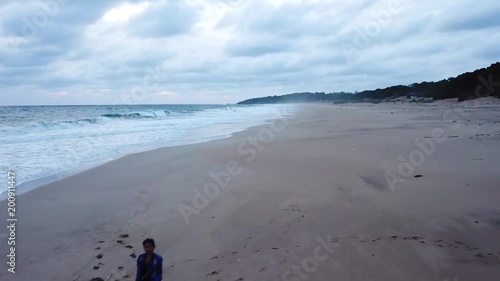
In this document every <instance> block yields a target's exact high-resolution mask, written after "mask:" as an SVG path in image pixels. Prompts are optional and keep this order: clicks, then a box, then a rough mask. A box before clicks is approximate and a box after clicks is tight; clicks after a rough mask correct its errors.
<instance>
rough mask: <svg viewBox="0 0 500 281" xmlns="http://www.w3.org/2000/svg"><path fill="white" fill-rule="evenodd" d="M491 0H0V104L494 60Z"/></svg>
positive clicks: (183, 95) (431, 71)
mask: <svg viewBox="0 0 500 281" xmlns="http://www.w3.org/2000/svg"><path fill="white" fill-rule="evenodd" d="M499 15H500V2H499V1H498V0H484V1H480V2H478V1H475V0H460V1H456V0H442V1H435V0H433V1H431V0H419V1H417V0H407V1H405V0H400V1H397V0H395V1H392V0H387V1H369V0H349V1H346V0H342V1H340V0H331V1H314V0H307V1H306V0H303V1H301V0H279V1H276V0H273V1H263V0H220V1H218V0H204V1H202V0H199V1H196V0H189V1H187V0H171V1H158V0H157V1H128V2H123V1H115V0H111V1H109V0H108V1H102V0H90V1H89V0H87V1H77V0H44V1H7V2H5V1H3V2H2V4H0V105H16V104H18V105H22V104H116V103H233V102H237V101H240V100H243V99H246V98H251V97H256V96H267V95H279V94H286V93H291V92H300V91H325V92H334V91H360V90H365V89H374V88H378V87H386V86H391V85H396V84H410V83H413V82H421V81H434V80H440V79H444V78H448V77H450V76H455V75H458V74H460V73H463V72H466V71H472V70H475V69H477V68H482V67H487V66H489V65H490V64H491V63H494V62H496V61H500V47H499V43H500V16H499Z"/></svg>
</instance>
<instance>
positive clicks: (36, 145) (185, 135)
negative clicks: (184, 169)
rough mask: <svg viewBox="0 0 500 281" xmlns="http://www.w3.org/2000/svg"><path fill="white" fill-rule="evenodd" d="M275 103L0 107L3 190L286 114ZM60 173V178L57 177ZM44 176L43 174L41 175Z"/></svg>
mask: <svg viewBox="0 0 500 281" xmlns="http://www.w3.org/2000/svg"><path fill="white" fill-rule="evenodd" d="M289 110H290V106H288V107H286V106H282V105H281V106H279V105H250V106H249V105H241V106H240V105H118V106H106V105H100V106H3V107H0V161H1V162H0V172H1V173H2V174H4V175H5V176H4V177H3V178H4V180H0V194H2V193H4V192H5V191H6V189H7V183H8V180H7V172H8V171H13V172H15V173H16V177H17V184H22V183H27V182H36V180H38V179H43V178H49V177H52V178H53V179H54V178H55V179H57V178H60V177H61V176H60V175H62V174H64V173H68V172H69V171H77V170H82V169H84V167H91V166H95V165H98V164H100V163H104V162H107V161H110V160H113V159H116V158H119V157H121V156H124V155H127V154H131V153H135V152H140V151H147V150H151V149H155V148H159V147H167V146H176V145H183V144H192V143H199V142H205V141H209V140H214V139H219V138H224V137H228V136H230V134H232V133H234V132H237V131H242V130H244V129H246V128H248V127H251V126H256V125H261V124H265V123H266V122H267V121H268V120H270V119H274V118H276V117H281V116H282V115H283V114H287V113H285V112H284V111H289ZM55 175H57V177H55ZM40 182H41V181H40Z"/></svg>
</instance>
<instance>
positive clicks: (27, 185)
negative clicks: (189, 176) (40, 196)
mask: <svg viewBox="0 0 500 281" xmlns="http://www.w3.org/2000/svg"><path fill="white" fill-rule="evenodd" d="M287 110H288V109H287ZM293 110H295V109H293ZM281 114H294V113H286V112H281ZM273 120H274V119H266V120H261V121H258V124H255V122H256V121H248V122H247V124H245V125H243V126H239V127H232V128H231V129H230V130H229V131H230V132H227V130H228V129H227V128H225V131H224V129H223V131H221V132H220V133H219V134H217V135H211V136H206V137H204V138H203V139H198V140H189V141H174V142H171V143H170V144H168V145H166V144H164V145H161V146H144V147H142V148H134V149H132V150H130V151H129V152H126V153H123V154H118V155H115V156H113V157H110V158H108V159H102V160H98V161H93V162H90V163H82V164H81V165H80V166H79V167H75V168H72V169H68V170H63V171H59V172H57V173H55V174H51V175H47V176H43V177H41V178H37V179H33V180H29V181H26V182H22V183H20V184H18V185H17V186H16V190H17V195H18V196H20V195H23V194H25V193H27V192H30V191H32V190H35V189H37V188H43V187H44V186H47V185H50V184H52V183H54V182H56V181H59V180H62V179H66V178H69V177H72V176H74V175H77V174H80V173H83V172H85V171H88V170H92V169H95V168H99V167H100V166H102V165H105V164H108V163H110V162H114V161H118V160H120V159H122V158H124V157H126V156H129V155H134V154H141V153H145V152H151V151H155V150H158V149H162V148H169V147H178V146H185V145H193V144H201V143H207V142H211V141H217V140H220V139H225V138H230V137H232V135H233V134H235V133H239V132H243V131H246V130H249V129H251V128H253V127H258V126H264V125H266V124H268V123H270V122H272V121H273ZM221 125H224V124H218V123H217V124H211V125H206V126H202V127H196V128H193V129H191V130H190V131H188V132H187V134H186V135H196V134H197V133H198V132H200V131H207V130H210V129H211V128H214V127H217V126H221ZM14 172H15V171H14ZM6 199H7V193H6V192H4V193H1V194H0V202H2V201H5V200H6Z"/></svg>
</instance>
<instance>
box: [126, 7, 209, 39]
mask: <svg viewBox="0 0 500 281" xmlns="http://www.w3.org/2000/svg"><path fill="white" fill-rule="evenodd" d="M198 18H199V15H198V12H197V10H196V8H195V7H192V6H189V5H188V4H187V3H185V2H181V1H165V2H161V3H159V4H152V5H151V6H150V7H149V8H148V10H147V11H146V12H145V13H143V14H141V15H140V16H137V17H135V18H134V19H133V20H131V21H130V22H129V23H128V29H129V30H130V32H131V33H132V34H133V35H135V36H138V37H169V36H174V35H178V34H183V33H188V32H189V30H190V29H191V27H192V26H193V24H194V23H196V21H197V20H198Z"/></svg>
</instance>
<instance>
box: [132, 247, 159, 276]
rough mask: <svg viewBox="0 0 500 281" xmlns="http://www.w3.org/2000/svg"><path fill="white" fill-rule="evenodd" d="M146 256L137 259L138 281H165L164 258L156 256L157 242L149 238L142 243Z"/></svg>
mask: <svg viewBox="0 0 500 281" xmlns="http://www.w3.org/2000/svg"><path fill="white" fill-rule="evenodd" d="M142 246H143V247H144V252H145V253H144V254H142V255H140V256H139V258H137V277H136V278H135V280H136V281H161V280H162V279H163V276H162V275H163V258H162V257H161V256H160V255H157V254H155V252H154V250H155V247H156V244H155V240H153V239H151V238H148V239H146V240H144V242H142Z"/></svg>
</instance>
